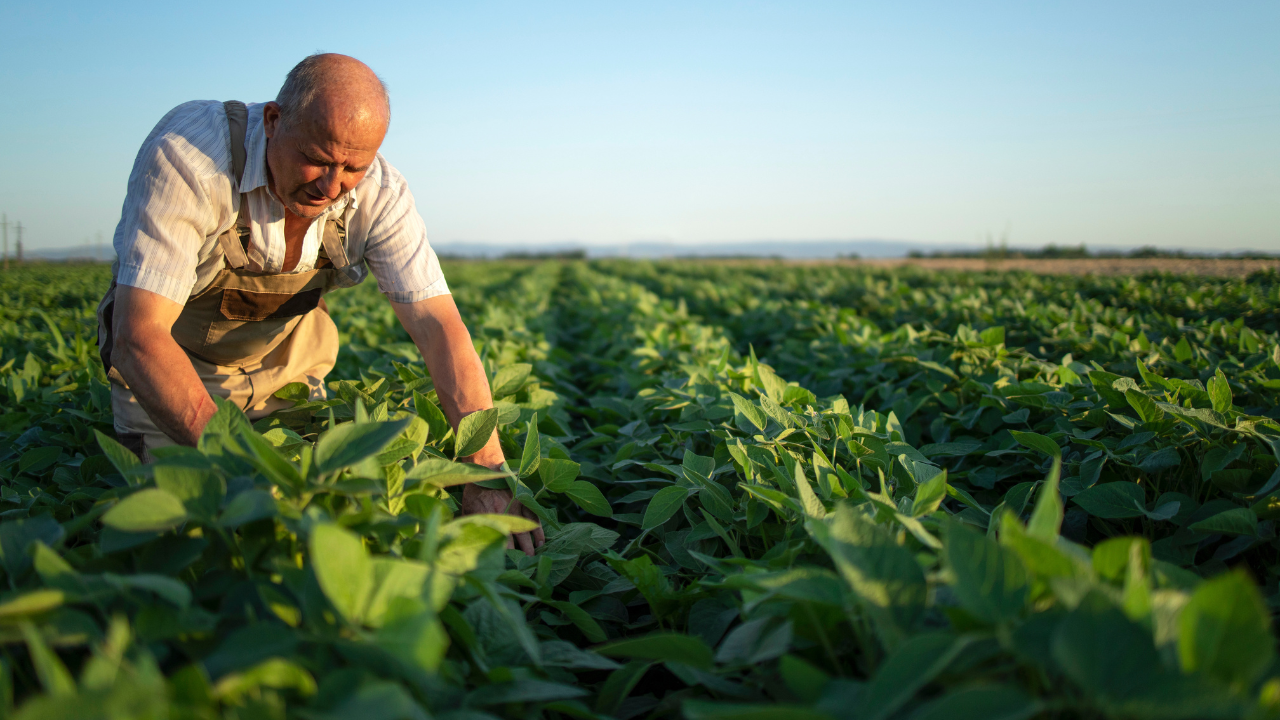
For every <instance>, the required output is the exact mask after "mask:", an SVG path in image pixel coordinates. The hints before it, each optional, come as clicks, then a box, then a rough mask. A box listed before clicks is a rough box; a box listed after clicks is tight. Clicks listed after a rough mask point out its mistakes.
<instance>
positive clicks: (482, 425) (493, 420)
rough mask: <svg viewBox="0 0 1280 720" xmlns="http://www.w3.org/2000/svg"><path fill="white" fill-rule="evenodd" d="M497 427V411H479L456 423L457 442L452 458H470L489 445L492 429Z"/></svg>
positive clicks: (492, 409)
mask: <svg viewBox="0 0 1280 720" xmlns="http://www.w3.org/2000/svg"><path fill="white" fill-rule="evenodd" d="M496 427H498V410H497V408H489V409H488V410H479V411H477V412H473V413H471V414H470V415H467V416H466V417H464V418H462V421H461V422H459V423H458V440H457V442H456V443H455V444H454V458H455V459H460V458H465V457H470V456H472V455H475V454H476V453H478V452H480V451H481V450H482V449H483V448H484V446H485V445H488V444H489V438H491V437H493V430H494V428H496Z"/></svg>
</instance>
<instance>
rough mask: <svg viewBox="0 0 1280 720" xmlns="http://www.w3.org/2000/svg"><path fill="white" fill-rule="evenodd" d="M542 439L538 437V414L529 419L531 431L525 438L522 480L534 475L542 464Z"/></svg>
mask: <svg viewBox="0 0 1280 720" xmlns="http://www.w3.org/2000/svg"><path fill="white" fill-rule="evenodd" d="M541 442H542V441H541V438H540V437H539V435H538V413H534V414H533V417H531V418H529V431H528V432H527V433H526V434H525V436H524V453H522V454H521V456H520V473H519V475H520V478H521V479H524V478H527V477H529V476H530V475H532V474H533V473H534V472H535V471H536V470H537V469H538V465H539V464H540V463H541V462H542V445H541Z"/></svg>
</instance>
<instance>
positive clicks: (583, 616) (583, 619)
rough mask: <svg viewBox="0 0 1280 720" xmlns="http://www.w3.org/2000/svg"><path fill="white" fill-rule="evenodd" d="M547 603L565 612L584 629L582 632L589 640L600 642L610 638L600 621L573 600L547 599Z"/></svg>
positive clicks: (574, 622) (580, 628) (565, 614)
mask: <svg viewBox="0 0 1280 720" xmlns="http://www.w3.org/2000/svg"><path fill="white" fill-rule="evenodd" d="M546 603H547V604H548V605H550V606H551V607H553V608H555V609H557V610H559V611H560V612H562V613H564V616H565V617H567V618H569V620H570V622H572V623H573V624H574V625H577V626H578V629H579V630H581V631H582V634H583V635H584V636H586V638H587V640H589V641H591V642H594V643H599V642H604V641H605V640H607V639H608V636H607V635H605V632H604V628H602V627H600V623H598V622H596V620H595V618H593V617H591V615H590V614H589V613H588V612H587V611H586V610H583V609H582V608H581V607H578V606H577V605H575V604H573V603H571V602H564V601H563V600H547V601H546Z"/></svg>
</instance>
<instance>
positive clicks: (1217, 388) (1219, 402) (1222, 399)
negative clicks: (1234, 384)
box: [1205, 368, 1231, 413]
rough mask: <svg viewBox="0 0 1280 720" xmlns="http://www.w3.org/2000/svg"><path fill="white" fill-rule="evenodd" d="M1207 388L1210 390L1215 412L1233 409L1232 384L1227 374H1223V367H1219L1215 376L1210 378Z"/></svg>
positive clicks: (1210, 398)
mask: <svg viewBox="0 0 1280 720" xmlns="http://www.w3.org/2000/svg"><path fill="white" fill-rule="evenodd" d="M1205 389H1206V390H1208V391H1209V400H1210V402H1212V403H1213V410H1214V412H1218V413H1226V412H1228V411H1230V410H1231V384H1230V383H1228V382H1227V376H1226V375H1223V374H1222V368H1218V369H1217V370H1216V371H1215V372H1214V375H1213V377H1211V378H1209V382H1208V383H1207V384H1206V386H1205Z"/></svg>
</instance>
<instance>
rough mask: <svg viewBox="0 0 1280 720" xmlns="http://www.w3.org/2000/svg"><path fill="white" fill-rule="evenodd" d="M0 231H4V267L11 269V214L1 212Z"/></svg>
mask: <svg viewBox="0 0 1280 720" xmlns="http://www.w3.org/2000/svg"><path fill="white" fill-rule="evenodd" d="M0 232H3V233H4V269H5V270H8V269H9V215H8V213H5V214H0Z"/></svg>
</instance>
